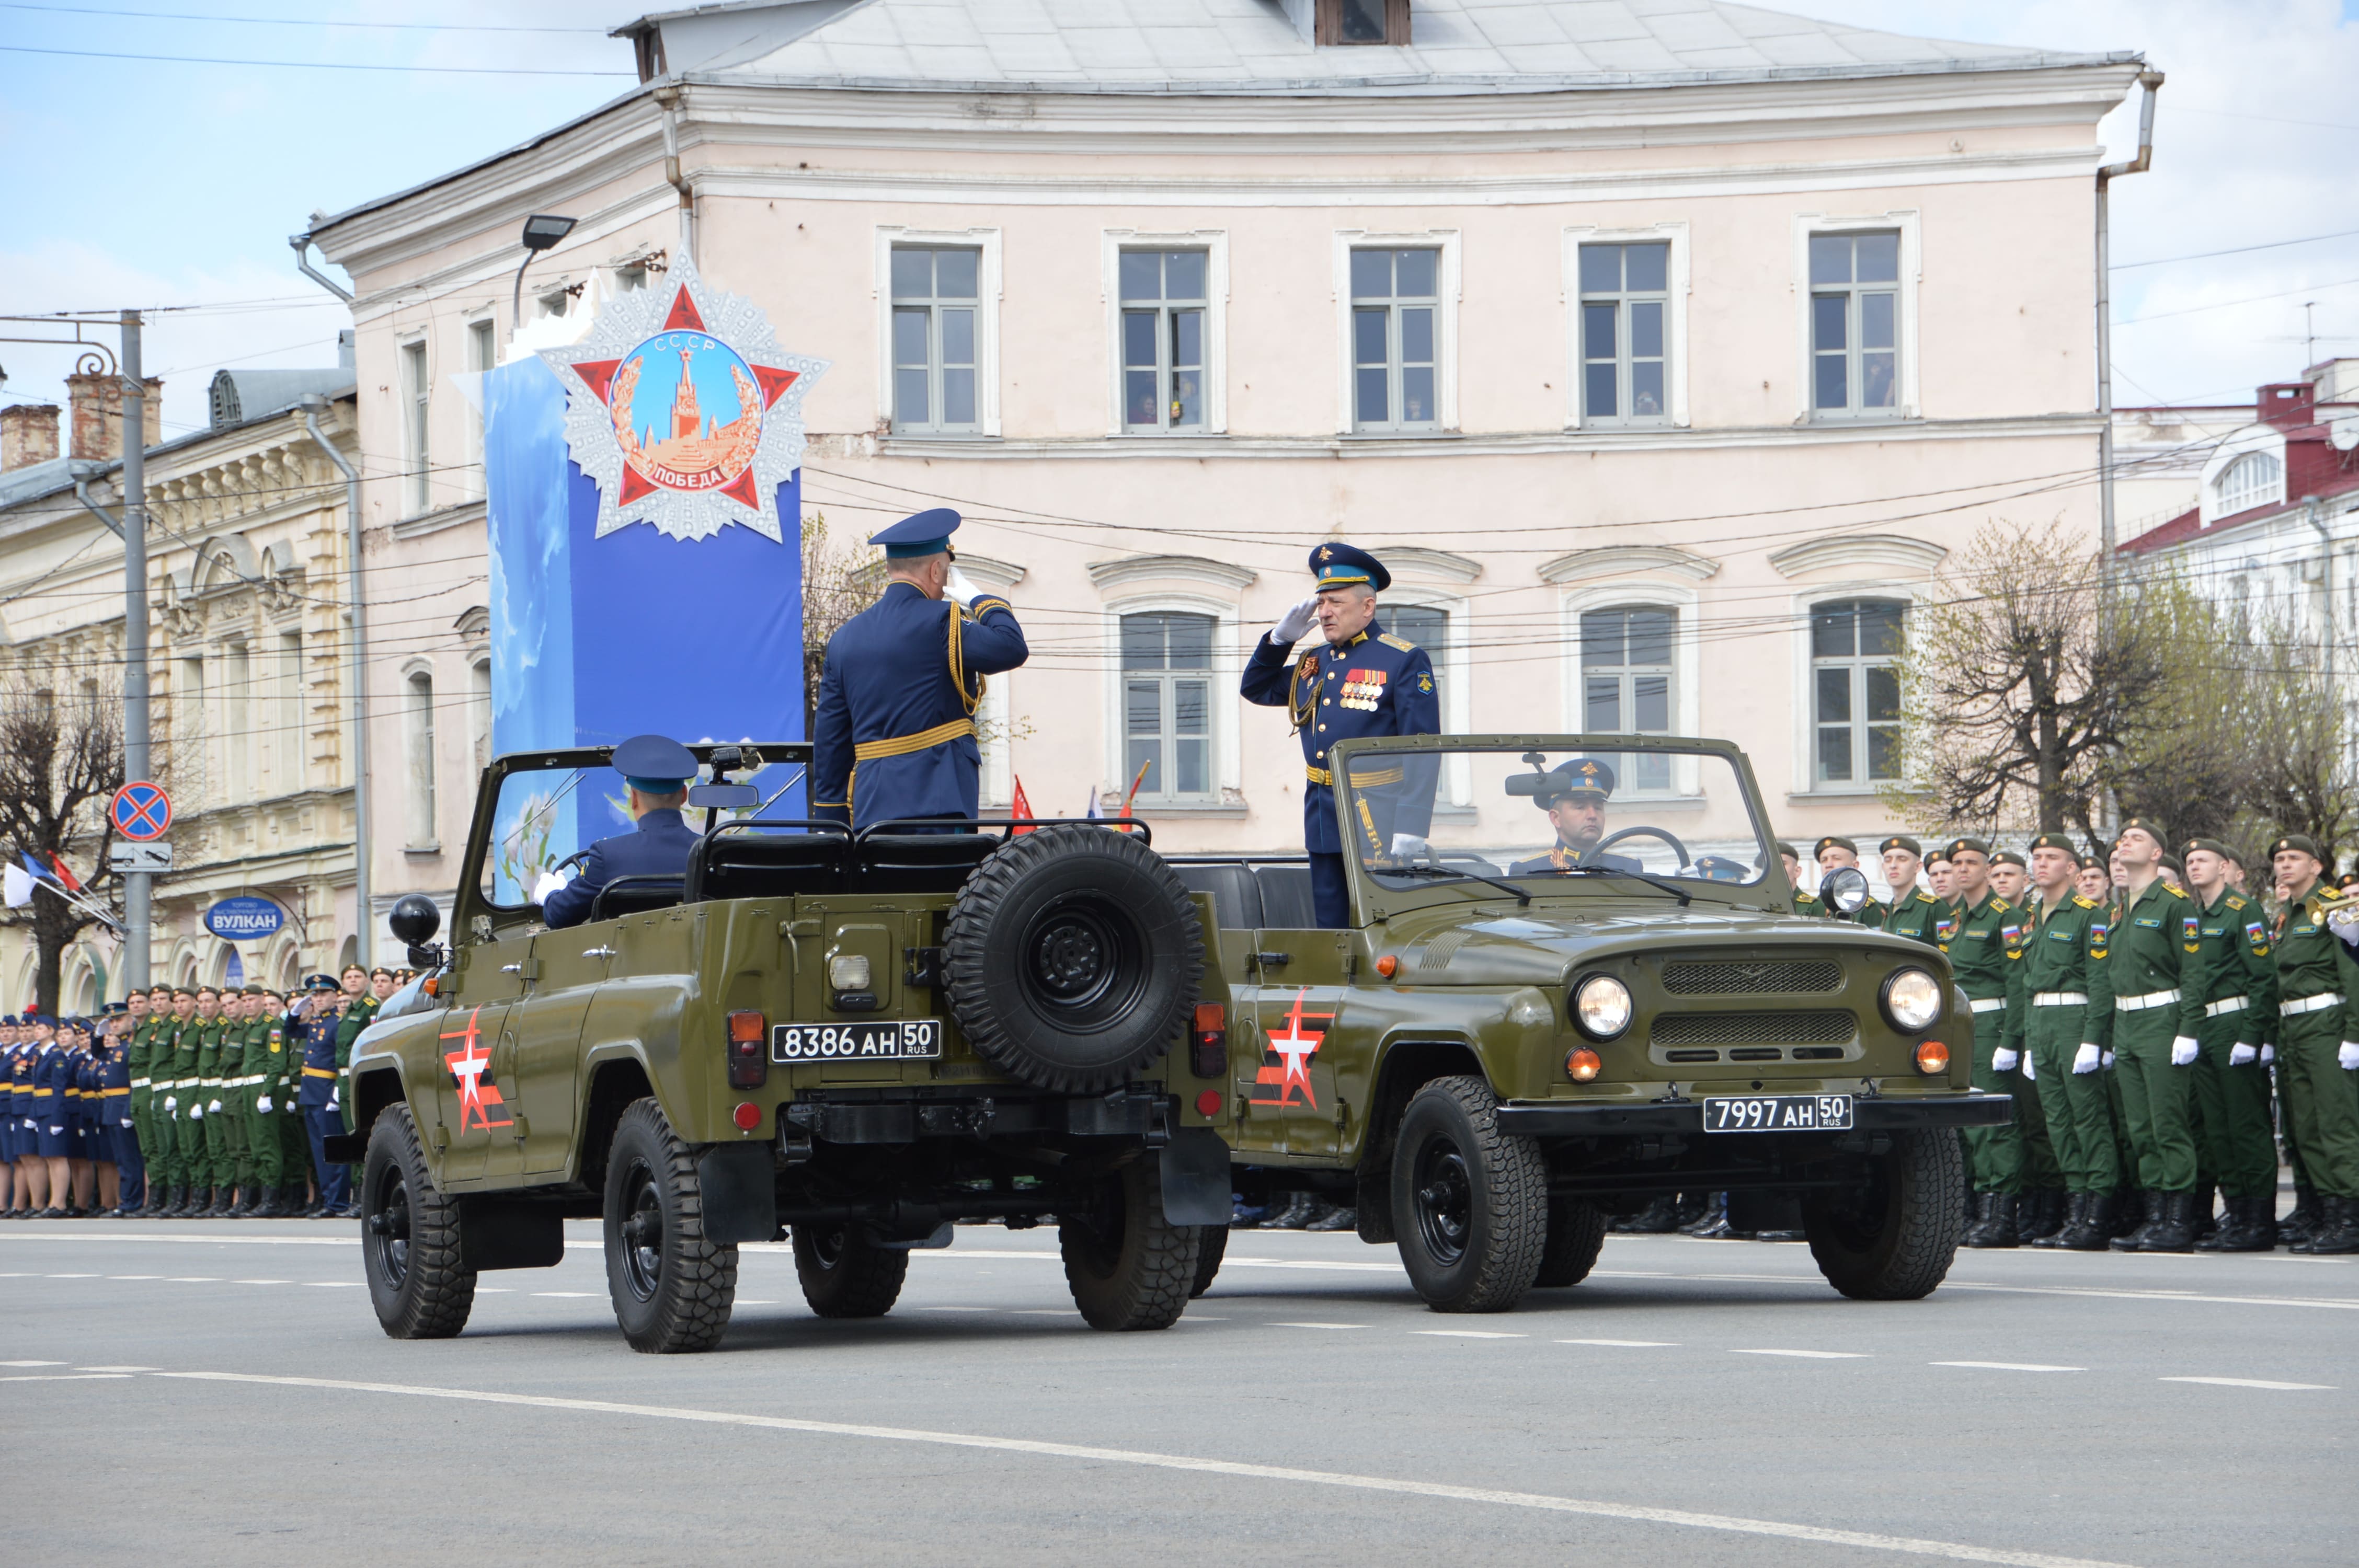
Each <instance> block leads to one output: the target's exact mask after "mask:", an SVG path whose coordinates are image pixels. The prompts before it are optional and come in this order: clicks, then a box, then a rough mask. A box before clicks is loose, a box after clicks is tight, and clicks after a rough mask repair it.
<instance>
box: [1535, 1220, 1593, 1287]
mask: <svg viewBox="0 0 2359 1568" xmlns="http://www.w3.org/2000/svg"><path fill="white" fill-rule="evenodd" d="M1604 1246H1605V1216H1604V1215H1603V1213H1602V1212H1600V1211H1599V1209H1598V1207H1597V1206H1596V1205H1595V1204H1593V1203H1589V1202H1587V1201H1585V1200H1583V1199H1581V1198H1550V1199H1549V1206H1548V1244H1547V1245H1546V1246H1544V1247H1542V1248H1541V1249H1540V1272H1539V1278H1538V1279H1536V1280H1534V1281H1532V1283H1533V1284H1535V1285H1537V1286H1538V1287H1540V1288H1541V1289H1543V1290H1557V1289H1560V1288H1561V1287H1563V1286H1566V1285H1577V1284H1579V1283H1581V1281H1583V1280H1585V1279H1587V1278H1589V1271H1590V1270H1592V1269H1593V1268H1595V1267H1597V1254H1598V1253H1599V1252H1600V1251H1602V1250H1603V1249H1604Z"/></svg>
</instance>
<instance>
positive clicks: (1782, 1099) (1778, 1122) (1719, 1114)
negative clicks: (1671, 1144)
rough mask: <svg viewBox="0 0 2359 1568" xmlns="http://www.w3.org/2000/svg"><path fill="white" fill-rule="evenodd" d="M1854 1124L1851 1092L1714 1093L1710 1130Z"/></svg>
mask: <svg viewBox="0 0 2359 1568" xmlns="http://www.w3.org/2000/svg"><path fill="white" fill-rule="evenodd" d="M1850 1126H1851V1096H1849V1095H1710V1096H1707V1097H1706V1098H1705V1099H1704V1102H1703V1130H1705V1131H1706V1132H1841V1131H1843V1130H1847V1129H1848V1128H1849V1127H1850Z"/></svg>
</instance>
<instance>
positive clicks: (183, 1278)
mask: <svg viewBox="0 0 2359 1568" xmlns="http://www.w3.org/2000/svg"><path fill="white" fill-rule="evenodd" d="M164 1282H165V1283H166V1284H168V1285H218V1284H220V1283H221V1281H219V1280H217V1279H215V1278H214V1277H213V1276H212V1275H211V1274H182V1275H179V1276H177V1277H175V1278H173V1279H168V1280H166V1281H164Z"/></svg>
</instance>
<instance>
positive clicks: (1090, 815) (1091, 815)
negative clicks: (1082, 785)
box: [1082, 784, 1105, 822]
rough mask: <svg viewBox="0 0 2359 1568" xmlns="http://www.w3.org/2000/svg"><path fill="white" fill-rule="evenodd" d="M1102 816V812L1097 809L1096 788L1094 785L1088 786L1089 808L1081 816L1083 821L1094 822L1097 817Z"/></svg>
mask: <svg viewBox="0 0 2359 1568" xmlns="http://www.w3.org/2000/svg"><path fill="white" fill-rule="evenodd" d="M1104 815H1105V813H1104V812H1103V811H1100V810H1099V809H1098V791H1097V786H1096V785H1095V784H1092V785H1091V786H1090V808H1089V810H1087V811H1085V812H1083V813H1082V818H1083V820H1085V821H1089V822H1095V821H1096V820H1097V819H1098V818H1099V817H1101V816H1104Z"/></svg>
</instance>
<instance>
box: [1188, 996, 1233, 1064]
mask: <svg viewBox="0 0 2359 1568" xmlns="http://www.w3.org/2000/svg"><path fill="white" fill-rule="evenodd" d="M1188 1065H1189V1067H1190V1069H1191V1070H1192V1071H1193V1072H1194V1073H1195V1075H1196V1076H1198V1077H1200V1078H1225V1077H1227V1076H1229V1010H1228V1009H1226V1008H1224V1007H1223V1006H1222V1005H1221V1004H1220V1003H1219V1002H1216V1001H1200V1002H1198V1003H1197V1004H1196V1022H1195V1027H1194V1028H1192V1029H1190V1031H1189V1032H1188Z"/></svg>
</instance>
